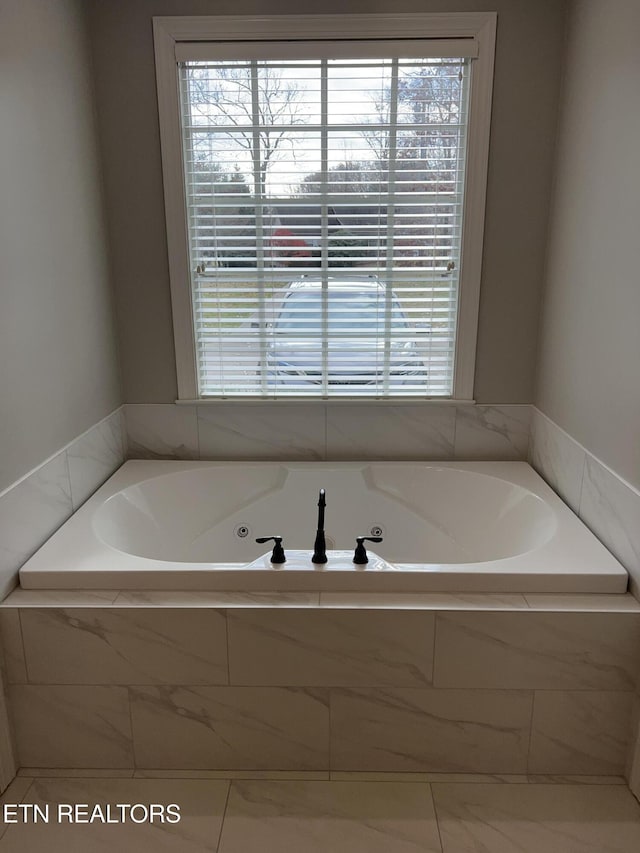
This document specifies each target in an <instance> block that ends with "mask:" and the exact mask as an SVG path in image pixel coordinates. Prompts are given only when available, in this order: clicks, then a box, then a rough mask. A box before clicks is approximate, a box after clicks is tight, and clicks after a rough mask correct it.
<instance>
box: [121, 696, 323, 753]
mask: <svg viewBox="0 0 640 853" xmlns="http://www.w3.org/2000/svg"><path fill="white" fill-rule="evenodd" d="M130 695H131V714H132V720H133V731H134V742H135V753H136V765H137V766H138V767H147V768H160V769H162V768H173V767H180V768H183V769H188V768H196V769H217V770H254V769H278V770H322V769H328V766H329V765H328V762H329V705H328V695H327V692H326V691H324V690H311V689H294V688H291V689H286V688H277V687H270V688H259V687H191V688H186V687H136V688H131V689H130Z"/></svg>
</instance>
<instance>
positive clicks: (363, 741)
mask: <svg viewBox="0 0 640 853" xmlns="http://www.w3.org/2000/svg"><path fill="white" fill-rule="evenodd" d="M532 701H533V695H532V693H530V692H528V691H516V690H509V691H507V690H504V691H500V690H429V689H426V690H420V689H411V688H388V689H385V690H382V689H377V690H372V689H368V690H367V689H353V690H346V689H343V690H332V691H331V769H332V770H385V771H423V772H443V773H455V772H467V773H525V772H526V768H527V748H528V744H529V724H530V721H531V707H532Z"/></svg>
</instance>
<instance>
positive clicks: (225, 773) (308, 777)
mask: <svg viewBox="0 0 640 853" xmlns="http://www.w3.org/2000/svg"><path fill="white" fill-rule="evenodd" d="M133 775H134V776H135V778H136V779H273V780H276V781H278V782H282V781H289V782H291V781H304V782H310V781H322V780H323V779H329V775H330V774H329V771H328V770H136V771H135V773H134V774H133Z"/></svg>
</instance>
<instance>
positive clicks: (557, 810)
mask: <svg viewBox="0 0 640 853" xmlns="http://www.w3.org/2000/svg"><path fill="white" fill-rule="evenodd" d="M433 796H434V800H435V806H436V814H437V816H438V824H439V827H440V835H441V839H442V849H443V851H444V853H480V851H482V853H516V851H517V853H635V851H637V850H639V849H640V805H639V804H638V803H637V802H636V801H635V800H634V799H633V797H632V795H631V794H630V793H629V791H627V790H626V789H625V788H623V787H622V786H620V785H614V786H610V787H607V786H601V785H575V786H571V785H500V786H498V785H434V786H433Z"/></svg>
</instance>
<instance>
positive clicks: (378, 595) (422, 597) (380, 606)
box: [320, 592, 640, 612]
mask: <svg viewBox="0 0 640 853" xmlns="http://www.w3.org/2000/svg"><path fill="white" fill-rule="evenodd" d="M320 607H326V608H327V609H328V608H334V609H338V608H344V609H347V610H358V609H362V610H527V608H528V605H527V602H526V601H525V598H524V596H523V595H517V594H507V593H504V594H501V593H467V594H465V593H418V592H321V593H320ZM638 612H640V606H639V608H638Z"/></svg>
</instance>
